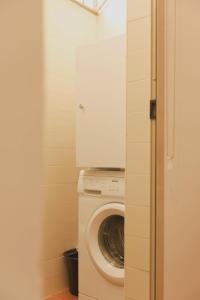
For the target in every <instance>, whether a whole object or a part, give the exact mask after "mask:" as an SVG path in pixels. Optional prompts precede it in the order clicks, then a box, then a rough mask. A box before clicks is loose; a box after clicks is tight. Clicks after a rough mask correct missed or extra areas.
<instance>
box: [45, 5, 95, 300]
mask: <svg viewBox="0 0 200 300" xmlns="http://www.w3.org/2000/svg"><path fill="white" fill-rule="evenodd" d="M95 34H96V17H95V16H94V15H92V14H90V13H89V12H87V11H85V10H83V9H82V8H80V7H79V6H77V5H76V4H74V3H72V2H71V1H70V0H59V1H57V0H46V1H45V55H46V61H45V87H46V90H45V98H46V101H45V130H44V137H45V140H44V161H45V168H44V220H43V221H44V238H43V240H44V242H43V255H42V261H43V283H44V290H43V295H44V297H46V296H48V295H51V294H53V293H55V292H58V291H59V290H62V289H64V288H65V287H66V285H67V282H66V280H65V269H64V263H63V257H62V254H63V252H64V251H65V250H68V249H70V248H73V247H76V246H77V223H78V219H77V214H78V204H77V178H78V172H79V171H78V170H77V169H76V165H75V100H74V85H75V69H76V65H75V63H76V59H75V55H76V49H77V47H78V46H79V45H81V44H83V43H87V42H90V41H93V40H94V38H95V37H96V35H95Z"/></svg>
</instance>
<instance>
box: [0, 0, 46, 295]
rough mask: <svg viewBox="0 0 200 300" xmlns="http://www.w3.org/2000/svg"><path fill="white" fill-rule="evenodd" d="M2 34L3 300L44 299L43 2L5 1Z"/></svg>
mask: <svg viewBox="0 0 200 300" xmlns="http://www.w3.org/2000/svg"><path fill="white" fill-rule="evenodd" d="M0 38H1V43H0V53H1V54H0V66H1V68H0V99H1V100H0V103H1V108H0V140H1V141H0V237H1V242H0V299H2V300H11V299H15V300H27V299H30V300H40V299H41V297H40V286H39V280H40V273H39V252H40V232H41V222H40V221H41V219H40V216H41V203H42V200H41V187H40V184H41V162H42V161H41V153H42V150H41V147H42V146H41V140H42V139H41V137H42V124H41V123H42V102H43V61H42V57H43V43H42V1H41V0H35V1H27V0H18V1H1V4H0Z"/></svg>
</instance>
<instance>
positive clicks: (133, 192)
mask: <svg viewBox="0 0 200 300" xmlns="http://www.w3.org/2000/svg"><path fill="white" fill-rule="evenodd" d="M126 203H127V205H134V204H135V205H139V206H150V176H149V175H129V176H128V178H127V182H126Z"/></svg>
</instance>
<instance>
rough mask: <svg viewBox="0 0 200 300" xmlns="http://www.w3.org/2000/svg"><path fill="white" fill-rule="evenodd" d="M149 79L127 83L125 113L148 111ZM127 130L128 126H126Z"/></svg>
mask: <svg viewBox="0 0 200 300" xmlns="http://www.w3.org/2000/svg"><path fill="white" fill-rule="evenodd" d="M150 98H151V93H150V80H148V79H147V80H140V81H135V82H130V83H128V84H127V115H128V116H129V115H132V114H133V113H136V112H145V111H146V112H149V101H150ZM128 130H130V129H129V127H128Z"/></svg>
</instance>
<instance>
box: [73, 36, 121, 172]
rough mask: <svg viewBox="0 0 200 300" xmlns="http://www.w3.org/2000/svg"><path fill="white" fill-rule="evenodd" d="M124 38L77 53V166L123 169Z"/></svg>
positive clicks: (117, 38) (92, 46) (99, 43)
mask: <svg viewBox="0 0 200 300" xmlns="http://www.w3.org/2000/svg"><path fill="white" fill-rule="evenodd" d="M125 44H126V39H125V36H120V37H116V38H113V39H109V40H104V41H101V42H98V43H97V44H94V45H89V46H86V47H82V48H80V49H79V51H78V54H77V85H76V90H77V94H76V103H77V123H76V129H77V130H76V133H77V135H76V147H77V166H78V167H99V168H100V167H102V168H125V113H126V112H125V106H126V67H125V65H126V60H125V56H126V53H125V49H126V47H125Z"/></svg>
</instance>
